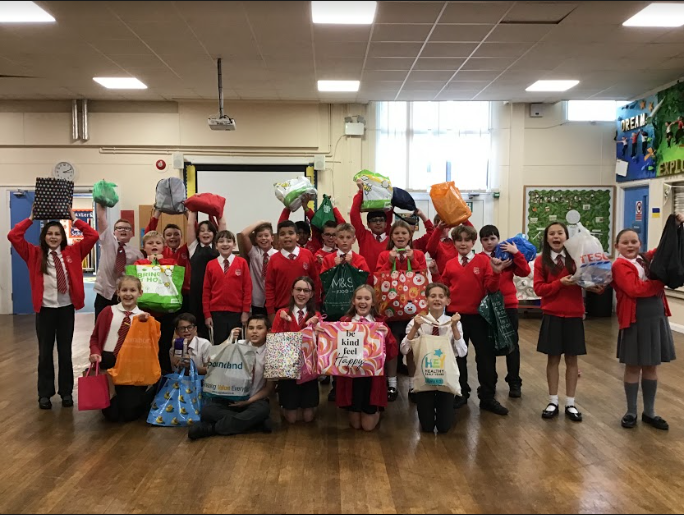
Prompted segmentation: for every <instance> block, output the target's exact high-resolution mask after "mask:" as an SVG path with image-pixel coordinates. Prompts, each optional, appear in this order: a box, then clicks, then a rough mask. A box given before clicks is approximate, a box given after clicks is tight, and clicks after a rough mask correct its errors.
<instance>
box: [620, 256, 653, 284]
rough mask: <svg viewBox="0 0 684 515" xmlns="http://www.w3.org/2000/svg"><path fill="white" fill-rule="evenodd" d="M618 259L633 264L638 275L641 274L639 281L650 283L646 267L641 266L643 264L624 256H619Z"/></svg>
mask: <svg viewBox="0 0 684 515" xmlns="http://www.w3.org/2000/svg"><path fill="white" fill-rule="evenodd" d="M618 259H624V260H625V261H629V262H630V263H632V264H633V265H634V266H635V267H636V269H637V273H638V274H639V279H641V280H642V281H648V277H646V270H644V267H643V266H641V264H640V263H639V262H638V261H637V260H636V258H635V259H629V258H626V257H625V256H623V255H620V256H618Z"/></svg>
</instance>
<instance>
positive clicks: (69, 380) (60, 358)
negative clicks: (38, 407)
mask: <svg viewBox="0 0 684 515" xmlns="http://www.w3.org/2000/svg"><path fill="white" fill-rule="evenodd" d="M74 315H75V311H74V306H73V305H72V304H69V305H68V306H63V307H61V308H46V307H42V308H40V311H39V312H38V313H36V335H37V336H38V398H39V399H40V398H42V397H46V398H48V399H49V398H50V397H52V396H53V395H54V394H55V363H54V359H53V357H52V355H53V351H54V348H55V341H57V363H58V366H59V376H58V379H57V384H58V390H57V391H58V393H59V395H61V396H62V397H64V396H67V395H71V394H72V392H73V390H74V369H73V365H72V363H71V342H72V341H73V339H74Z"/></svg>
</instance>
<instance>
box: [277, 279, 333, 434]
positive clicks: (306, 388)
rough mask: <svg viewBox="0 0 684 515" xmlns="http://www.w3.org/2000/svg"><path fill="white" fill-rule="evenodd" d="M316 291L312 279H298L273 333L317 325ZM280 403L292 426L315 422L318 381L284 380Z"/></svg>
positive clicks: (296, 330) (297, 330)
mask: <svg viewBox="0 0 684 515" xmlns="http://www.w3.org/2000/svg"><path fill="white" fill-rule="evenodd" d="M314 291H315V290H314V283H313V281H312V280H311V278H310V277H307V276H303V277H299V278H297V279H296V280H295V282H294V284H293V285H292V297H291V299H290V306H289V307H288V308H283V309H280V310H278V312H277V313H276V316H275V320H274V321H273V329H272V330H271V332H274V333H297V332H299V331H301V330H302V329H304V328H305V327H307V326H310V325H316V324H317V323H318V322H319V321H320V320H321V315H320V313H318V312H317V311H316V301H315V300H314ZM278 400H279V401H280V409H281V410H282V414H283V417H284V418H285V420H287V421H288V422H289V423H290V424H294V423H295V422H297V419H298V418H301V419H302V420H303V421H304V422H311V421H313V419H314V418H315V417H316V408H317V407H318V400H319V393H318V380H317V379H314V380H312V381H307V382H306V383H302V384H297V380H296V379H281V380H280V381H278ZM300 412H301V417H300Z"/></svg>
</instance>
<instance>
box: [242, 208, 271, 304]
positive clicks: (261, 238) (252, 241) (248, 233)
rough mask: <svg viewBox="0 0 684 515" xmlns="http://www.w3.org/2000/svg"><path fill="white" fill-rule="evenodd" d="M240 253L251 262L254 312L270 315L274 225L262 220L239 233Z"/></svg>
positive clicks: (250, 271)
mask: <svg viewBox="0 0 684 515" xmlns="http://www.w3.org/2000/svg"><path fill="white" fill-rule="evenodd" d="M238 247H239V248H240V255H241V256H242V257H243V258H245V259H246V260H247V262H248V263H249V273H250V275H251V276H252V314H259V315H265V316H268V312H267V311H266V291H265V287H266V270H268V262H269V261H270V260H271V258H272V257H273V254H276V253H277V252H278V250H277V249H275V248H273V226H272V225H271V222H268V221H266V220H262V221H260V222H256V223H254V224H252V225H250V226H249V227H246V228H245V229H243V231H242V232H241V233H239V234H238Z"/></svg>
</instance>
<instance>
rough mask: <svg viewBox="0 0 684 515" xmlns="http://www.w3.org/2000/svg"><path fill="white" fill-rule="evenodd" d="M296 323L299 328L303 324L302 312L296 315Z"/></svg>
mask: <svg viewBox="0 0 684 515" xmlns="http://www.w3.org/2000/svg"><path fill="white" fill-rule="evenodd" d="M297 323H298V324H299V326H300V327H301V326H302V324H303V323H304V312H303V311H302V310H300V311H299V313H297Z"/></svg>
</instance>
